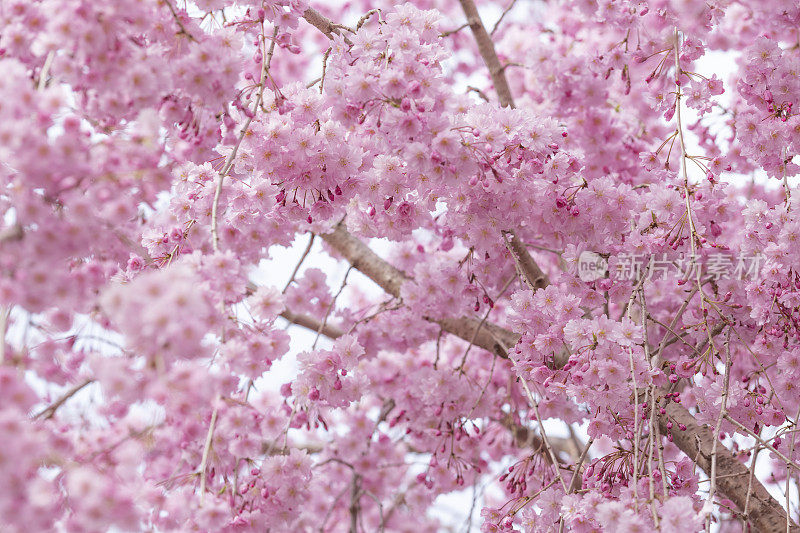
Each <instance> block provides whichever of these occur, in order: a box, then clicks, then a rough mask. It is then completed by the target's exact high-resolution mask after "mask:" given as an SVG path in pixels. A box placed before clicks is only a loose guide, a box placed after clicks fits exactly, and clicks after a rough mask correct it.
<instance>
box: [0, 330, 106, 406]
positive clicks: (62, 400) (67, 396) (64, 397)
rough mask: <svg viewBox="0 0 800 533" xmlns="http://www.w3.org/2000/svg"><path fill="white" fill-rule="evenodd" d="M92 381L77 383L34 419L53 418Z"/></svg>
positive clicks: (0, 341)
mask: <svg viewBox="0 0 800 533" xmlns="http://www.w3.org/2000/svg"><path fill="white" fill-rule="evenodd" d="M2 342H3V339H2V338H0V344H2ZM0 349H2V348H1V347H0ZM0 360H2V359H0ZM90 383H94V380H93V379H87V380H85V381H83V382H81V383H79V384H77V385H75V386H74V387H72V388H71V389H69V390H68V391H67V392H65V393H64V394H63V395H62V396H61V397H60V398H59V399H58V400H56V401H54V402H53V403H51V404H50V405H48V406H47V407H45V408H44V409H42V410H41V411H39V412H38V413H36V414H35V415H33V419H34V420H36V419H38V418H41V419H42V420H49V419H51V418H53V416H54V415H55V414H56V411H58V408H59V407H61V406H62V405H64V403H66V401H67V400H69V399H70V398H72V397H73V396H75V395H76V394H77V393H78V392H80V391H81V390H82V389H83V388H84V387H86V386H87V385H89V384H90Z"/></svg>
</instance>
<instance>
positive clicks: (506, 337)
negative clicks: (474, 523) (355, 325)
mask: <svg viewBox="0 0 800 533" xmlns="http://www.w3.org/2000/svg"><path fill="white" fill-rule="evenodd" d="M322 239H323V240H324V241H325V242H327V243H328V244H329V245H330V246H331V247H333V248H334V249H335V250H337V251H338V252H339V253H340V254H342V255H343V256H344V258H345V259H347V260H348V261H349V262H350V263H351V264H352V265H353V266H354V267H355V268H356V269H357V270H360V271H361V272H362V273H364V274H365V275H366V276H367V277H368V278H370V279H371V280H373V281H374V282H375V283H377V284H378V285H379V286H380V287H382V288H383V289H384V290H385V291H386V292H389V293H390V294H392V295H394V296H398V295H399V293H400V287H401V286H402V284H403V283H404V282H405V281H406V280H409V278H408V277H407V276H406V275H405V274H404V273H403V272H401V271H400V270H398V269H397V268H395V267H394V266H392V265H390V264H389V263H387V262H386V261H384V260H383V259H381V258H380V257H378V255H377V254H376V253H375V252H373V251H372V250H371V249H370V248H369V247H368V246H367V245H366V244H364V243H363V242H361V241H360V240H358V239H357V238H356V237H354V236H352V235H350V234H349V233H348V232H347V231H346V230H345V229H344V228H343V227H342V224H341V223H340V224H339V225H337V226H336V228H335V229H334V231H333V233H328V234H325V235H322ZM534 272H535V271H534ZM544 279H546V278H544ZM537 280H540V278H539V276H538V275H537V276H534V278H533V280H528V282H529V283H532V284H533V285H534V286H536V285H537V284H538V285H541V286H544V285H546V284H544V285H542V283H543V282H542V281H537ZM435 322H436V323H438V324H439V325H440V326H441V327H442V329H443V330H444V331H446V332H448V333H451V334H453V335H456V336H457V337H460V338H462V339H464V340H465V341H467V342H469V340H470V339H471V338H472V335H473V333H474V331H475V328H476V326H477V325H478V323H479V321H478V320H476V319H474V318H468V317H461V318H448V319H443V320H437V321H435ZM481 331H484V332H486V334H485V335H481V334H479V335H478V336H477V338H476V339H475V342H474V344H475V345H476V346H480V347H481V348H484V349H485V350H489V351H491V352H494V353H497V354H498V355H501V356H503V357H508V354H507V353H506V351H505V349H504V348H503V346H513V345H515V344H516V343H517V340H518V339H519V335H518V334H517V333H514V332H511V331H509V330H507V329H505V328H502V327H501V326H498V325H496V324H493V323H491V322H486V323H484V325H483V326H482V328H481ZM565 363H566V359H564V360H563V361H561V360H559V357H558V354H557V357H556V361H555V366H556V368H560V367H561V366H563V365H564V364H565ZM657 391H658V394H659V395H660V396H663V395H664V394H666V391H664V390H659V389H657ZM665 409H666V414H664V415H659V416H658V423H659V426H660V428H661V431H662V432H663V433H664V434H666V433H667V426H666V425H667V422H669V421H670V420H673V421H674V422H677V423H680V424H683V425H685V426H686V431H677V432H675V431H670V433H672V436H673V442H674V443H675V445H677V446H678V448H679V449H680V450H681V451H682V452H683V453H685V454H686V455H688V456H689V457H691V458H695V457H697V465H698V466H699V467H700V468H702V469H703V470H704V471H705V472H706V473H708V472H710V471H711V457H712V452H713V442H714V435H713V433H712V432H711V430H710V429H708V427H706V426H700V424H698V423H697V420H696V419H695V417H694V416H693V415H692V414H691V413H690V412H689V411H688V410H687V409H686V408H685V407H684V406H683V405H682V404H679V403H675V402H669V403H668V404H667V406H666V407H665ZM515 440H518V439H516V438H515ZM698 444H699V449H698ZM698 452H699V453H698ZM716 454H717V473H718V479H719V483H718V485H719V489H720V490H721V491H722V492H723V493H724V494H725V495H726V496H727V497H728V498H730V499H731V501H733V502H734V503H735V504H736V505H737V506H739V508H740V509H744V508H745V502H746V501H747V498H748V493H750V491H748V479H749V471H748V469H747V468H746V467H745V466H744V465H743V464H741V463H740V462H739V461H738V460H737V459H736V457H735V456H734V455H733V453H732V452H731V451H730V450H729V449H727V448H725V447H724V446H718V447H717V451H716ZM751 490H752V494H751V496H750V503H749V507H748V518H749V519H750V521H751V522H752V523H753V525H754V526H756V527H757V528H758V531H764V532H767V531H770V532H771V531H776V532H777V531H785V529H786V527H785V526H786V512H785V511H784V510H783V508H782V507H781V505H780V504H779V503H778V502H777V501H776V500H775V499H774V498H772V496H770V494H769V493H768V492H767V489H766V488H764V485H763V484H761V483H760V482H759V481H758V480H756V479H754V480H753V481H752V489H751ZM776 528H777V529H776ZM796 528H797V526H796V525H794V524H793V528H792V530H793V531H794V530H798V531H800V529H796Z"/></svg>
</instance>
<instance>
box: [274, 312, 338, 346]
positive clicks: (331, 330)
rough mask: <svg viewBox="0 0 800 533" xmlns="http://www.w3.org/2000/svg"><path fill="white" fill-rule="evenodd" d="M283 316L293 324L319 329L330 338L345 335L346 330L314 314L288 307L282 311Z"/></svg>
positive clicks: (314, 329) (312, 329) (313, 329)
mask: <svg viewBox="0 0 800 533" xmlns="http://www.w3.org/2000/svg"><path fill="white" fill-rule="evenodd" d="M281 317H282V318H285V319H286V320H288V321H289V322H291V323H292V324H297V325H298V326H303V327H304V328H306V329H310V330H311V331H319V332H320V333H322V334H323V335H325V336H326V337H328V338H329V339H338V338H339V337H341V336H342V335H344V331H342V330H341V329H339V328H337V327H336V326H331V325H330V324H324V325H323V323H322V322H321V321H319V320H317V319H316V318H314V317H313V316H308V315H301V314H299V313H293V312H291V311H289V310H288V309H287V310H286V311H284V312H283V313H281Z"/></svg>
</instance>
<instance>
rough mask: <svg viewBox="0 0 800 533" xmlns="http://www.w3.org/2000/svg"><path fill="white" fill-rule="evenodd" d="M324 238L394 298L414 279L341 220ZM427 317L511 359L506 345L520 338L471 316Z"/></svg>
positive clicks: (512, 343)
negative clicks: (389, 261)
mask: <svg viewBox="0 0 800 533" xmlns="http://www.w3.org/2000/svg"><path fill="white" fill-rule="evenodd" d="M322 239H323V240H324V241H325V242H327V243H328V244H329V245H330V246H331V247H333V248H334V249H335V250H336V251H337V252H339V253H340V254H341V255H342V256H344V258H345V259H346V260H347V261H348V262H349V263H350V264H351V265H353V267H354V268H355V269H357V270H359V271H361V273H362V274H364V275H365V276H367V277H368V278H369V279H371V280H372V281H374V282H375V283H377V284H378V286H380V287H381V288H382V289H383V290H385V291H386V292H387V293H389V294H391V295H392V296H394V297H395V298H399V297H400V288H401V287H402V286H403V283H405V282H407V281H411V280H410V278H409V277H408V276H406V274H405V273H403V272H402V271H400V270H399V269H397V268H395V267H394V266H392V265H390V264H389V263H387V262H386V261H384V260H383V259H381V258H380V257H378V255H377V254H376V253H375V252H373V251H372V250H371V249H370V248H369V247H368V246H367V245H366V244H364V243H363V242H361V241H360V240H359V239H357V238H356V237H354V236H353V235H351V234H350V233H348V232H347V230H345V229H344V226H343V224H341V223H340V224H338V225H337V226H336V228H335V229H334V231H333V233H327V234H325V235H322ZM426 320H430V321H431V322H435V323H437V324H439V325H440V326H441V327H442V329H443V330H444V331H446V332H447V333H450V334H452V335H455V336H456V337H460V338H461V339H464V340H465V341H467V342H470V341H471V340H473V336H474V337H475V338H474V341H473V342H472V343H473V344H474V345H475V346H479V347H481V348H483V349H485V350H489V351H490V352H492V353H494V354H497V355H498V356H500V357H503V358H508V354H507V353H506V349H505V346H514V345H515V344H517V341H518V340H519V337H520V336H519V335H518V334H516V333H514V332H513V331H509V330H507V329H505V328H502V327H500V326H497V325H495V324H491V323H488V322H486V323H484V324H483V325H482V326H481V327H480V328H478V325H479V324H480V321H479V320H477V319H474V318H469V317H461V318H444V319H438V320H437V319H426ZM476 329H478V333H477V334H475V330H476Z"/></svg>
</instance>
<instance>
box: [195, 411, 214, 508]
mask: <svg viewBox="0 0 800 533" xmlns="http://www.w3.org/2000/svg"><path fill="white" fill-rule="evenodd" d="M216 425H217V408H216V407H214V410H213V411H212V412H211V422H210V423H209V424H208V434H207V435H206V443H205V446H203V458H202V459H201V460H200V467H199V468H198V471H199V473H200V504H201V505H202V503H203V499H204V498H205V494H206V467H207V466H208V456H209V454H210V453H211V443H212V442H213V440H214V429H215V427H216Z"/></svg>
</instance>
